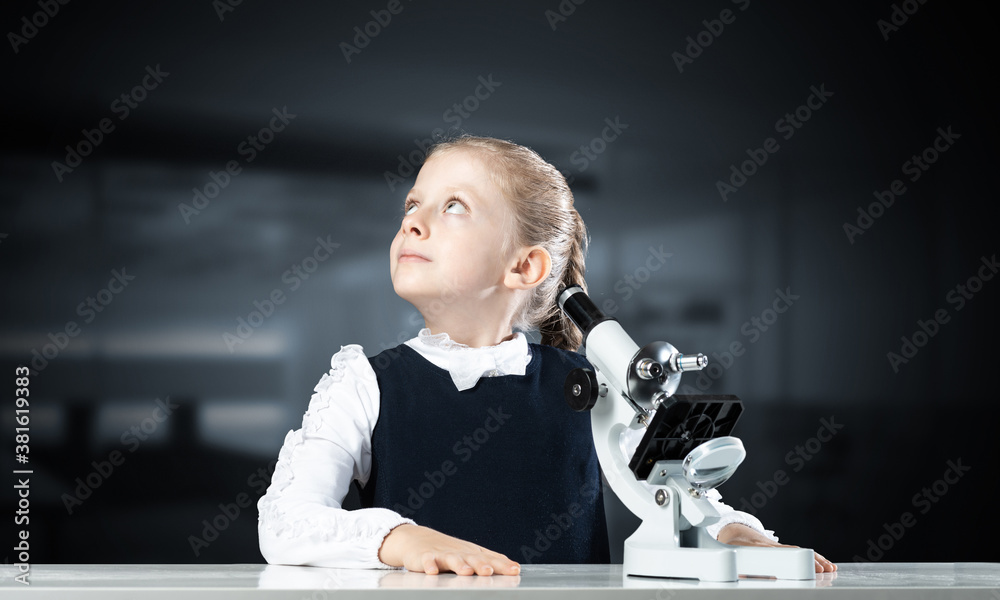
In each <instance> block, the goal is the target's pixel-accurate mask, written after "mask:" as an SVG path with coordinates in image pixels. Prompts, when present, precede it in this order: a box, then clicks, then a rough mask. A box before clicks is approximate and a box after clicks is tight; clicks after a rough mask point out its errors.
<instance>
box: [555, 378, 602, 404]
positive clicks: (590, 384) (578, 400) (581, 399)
mask: <svg viewBox="0 0 1000 600" xmlns="http://www.w3.org/2000/svg"><path fill="white" fill-rule="evenodd" d="M599 391H600V384H599V383H598V382H597V373H594V371H593V370H591V369H583V368H578V369H573V370H572V371H570V372H569V374H568V375H566V383H565V384H564V385H563V393H564V394H565V396H566V404H569V407H570V408H572V409H573V410H575V411H578V412H582V411H585V410H590V409H592V408H594V404H596V403H597V395H598V392H599Z"/></svg>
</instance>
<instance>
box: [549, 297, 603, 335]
mask: <svg viewBox="0 0 1000 600" xmlns="http://www.w3.org/2000/svg"><path fill="white" fill-rule="evenodd" d="M558 301H559V308H560V309H562V311H563V312H565V313H566V315H567V316H569V318H570V320H572V321H573V322H574V323H576V326H577V327H579V328H580V331H582V332H583V335H584V338H586V336H587V334H589V333H590V330H591V329H593V328H594V326H595V325H597V324H598V323H601V322H603V321H613V320H614V319H613V318H612V317H609V316H607V315H605V314H604V313H603V312H601V309H599V308H597V305H596V304H594V302H593V300H591V299H590V296H588V295H587V293H586V292H584V291H583V288H582V287H580V286H578V285H571V286H569V287H568V288H566V289H564V290H562V291H561V292H559V296H558Z"/></svg>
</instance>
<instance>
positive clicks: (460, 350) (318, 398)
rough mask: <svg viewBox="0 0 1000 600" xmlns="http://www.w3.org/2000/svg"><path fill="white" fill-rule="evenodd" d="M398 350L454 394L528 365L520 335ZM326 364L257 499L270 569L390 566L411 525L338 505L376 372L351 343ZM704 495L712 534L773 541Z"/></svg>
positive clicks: (364, 434)
mask: <svg viewBox="0 0 1000 600" xmlns="http://www.w3.org/2000/svg"><path fill="white" fill-rule="evenodd" d="M406 344H407V345H408V346H410V347H411V348H413V349H414V350H416V351H417V352H418V353H420V355H421V356H423V357H424V358H426V359H427V360H428V361H430V362H431V363H433V364H434V365H436V366H438V367H440V368H442V369H445V370H447V371H448V372H450V373H451V376H452V380H453V381H454V382H455V386H456V388H457V389H459V390H464V389H469V388H471V387H473V386H475V385H476V382H478V381H479V378H480V377H494V376H499V375H523V374H524V371H525V367H526V366H527V364H528V362H530V360H531V352H530V349H529V347H528V341H527V338H526V337H525V336H524V334H522V333H520V332H519V333H516V334H515V336H514V338H513V339H511V340H508V341H506V342H502V343H500V344H498V345H496V346H489V347H484V348H470V347H468V346H465V345H463V344H459V343H458V342H455V341H453V340H451V339H450V338H449V337H448V334H446V333H441V334H437V335H431V333H430V330H429V329H423V330H421V331H420V333H419V334H418V335H417V337H415V338H413V339H411V340H409V341H408V342H406ZM330 365H331V368H330V371H329V372H328V373H325V374H324V375H323V376H322V377H321V378H320V380H319V383H317V384H316V387H315V393H314V394H313V395H312V398H311V399H310V400H309V407H308V408H307V409H306V412H305V415H303V417H302V428H301V429H297V430H295V431H289V432H288V434H287V435H286V436H285V441H284V444H283V445H282V446H281V450H280V452H279V453H278V462H277V465H276V466H275V469H274V474H273V475H272V477H271V485H270V487H268V488H267V492H266V493H265V494H264V496H262V497H261V499H260V500H259V501H258V502H257V510H258V513H259V519H258V524H257V530H258V535H259V539H260V552H261V554H262V555H263V556H264V558H265V559H266V560H267V562H269V563H271V564H286V565H311V566H317V567H340V568H362V569H371V568H376V569H378V568H382V569H385V568H392V567H390V566H389V565H386V564H385V563H383V562H382V561H380V560H379V559H378V551H379V548H380V547H381V546H382V540H383V539H384V538H385V536H386V535H388V533H389V531H390V530H392V528H394V527H396V526H397V525H401V524H403V523H412V524H415V523H414V521H413V520H411V519H407V518H404V517H402V516H401V515H399V514H398V513H396V512H395V511H392V510H389V509H386V508H361V509H357V510H344V509H343V508H342V507H341V503H342V502H343V500H344V498H345V497H346V496H347V492H348V490H349V488H350V485H351V481H352V480H354V479H357V480H358V481H359V482H360V483H361V484H362V485H364V484H365V483H367V481H368V477H369V475H370V473H371V466H372V447H371V439H372V432H373V431H374V429H375V423H377V422H378V414H379V389H378V382H377V380H376V378H375V371H374V370H373V369H372V366H371V364H370V363H369V362H368V358H367V357H366V356H365V354H364V351H363V349H362V348H361V346H358V345H356V344H352V345H349V346H342V347H341V348H340V351H339V352H337V353H336V354H334V355H333V358H332V359H331V361H330ZM636 442H638V440H636ZM708 498H709V500H711V501H712V503H713V504H714V506H715V507H716V508H717V509H718V511H719V513H720V514H721V515H722V518H721V519H720V520H719V522H718V523H716V524H714V525H712V526H710V527H708V532H709V533H710V534H711V535H712V536H713V537H715V536H717V535H718V533H719V530H720V529H722V527H724V526H725V525H728V524H729V523H742V524H744V525H747V526H748V527H751V528H753V529H755V530H756V531H758V532H760V533H762V534H764V535H766V536H767V537H768V538H770V539H772V540H774V541H777V539H778V538H776V537H774V535H773V533H774V532H772V531H770V530H765V529H764V527H763V525H762V524H761V523H760V521H759V520H758V519H757V518H756V517H754V516H753V515H751V514H748V513H744V512H740V511H736V510H733V509H732V508H731V507H729V506H727V505H725V504H723V503H722V502H721V496H720V495H719V492H718V491H717V490H711V491H710V493H709V494H708ZM512 558H513V557H512ZM515 560H516V559H515Z"/></svg>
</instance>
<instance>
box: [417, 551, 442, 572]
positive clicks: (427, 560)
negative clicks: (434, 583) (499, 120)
mask: <svg viewBox="0 0 1000 600" xmlns="http://www.w3.org/2000/svg"><path fill="white" fill-rule="evenodd" d="M421 565H422V566H423V569H424V573H427V574H428V575H437V574H438V573H439V572H440V571H439V570H438V561H437V557H436V556H434V554H433V553H431V552H427V553H425V554H424V556H423V559H422V560H421Z"/></svg>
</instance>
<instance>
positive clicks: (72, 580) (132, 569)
mask: <svg viewBox="0 0 1000 600" xmlns="http://www.w3.org/2000/svg"><path fill="white" fill-rule="evenodd" d="M838 566H839V571H837V572H836V573H830V574H822V575H819V576H818V577H817V579H816V580H815V581H798V582H796V581H777V580H768V579H742V580H740V581H738V582H734V583H700V582H697V581H694V580H683V579H648V578H638V577H627V578H624V579H623V577H622V567H621V565H530V564H529V565H522V567H521V569H522V571H521V575H519V576H517V577H506V576H504V577H501V576H496V577H477V576H461V577H460V576H457V575H454V574H451V573H447V574H443V575H424V574H423V573H411V572H408V571H402V570H396V571H386V570H382V571H379V570H352V569H325V568H318V567H289V566H280V565H258V564H233V565H33V566H32V567H31V574H30V576H29V580H30V581H31V585H29V586H26V585H23V584H20V583H18V582H16V581H14V579H13V578H14V576H15V575H16V574H17V570H16V569H15V568H14V567H12V566H9V565H4V566H3V568H2V571H3V580H2V583H0V597H2V598H4V599H7V598H35V599H40V598H69V599H76V598H95V599H96V598H102V599H103V598H126V597H128V598H137V597H141V598H178V597H183V598H184V599H185V600H201V599H203V598H237V597H244V596H248V597H252V598H261V599H263V598H294V599H296V600H307V599H308V600H324V599H333V598H337V599H344V600H349V599H353V598H359V599H362V600H367V599H374V598H393V599H396V600H403V599H405V600H410V599H414V600H419V599H424V598H442V597H447V598H469V597H475V598H486V597H490V598H500V597H503V598H515V597H516V598H543V599H546V600H548V599H555V598H566V599H572V600H586V599H591V598H593V599H595V600H597V599H601V600H606V599H608V598H635V599H642V600H668V599H669V600H682V599H684V598H700V599H710V598H734V597H738V598H741V599H749V598H754V599H757V598H760V599H765V598H767V599H771V598H803V597H823V598H831V597H834V596H835V597H836V598H871V597H878V598H907V599H911V598H935V599H936V598H977V599H979V600H1000V563H884V564H877V563H871V564H857V563H846V564H842V565H838Z"/></svg>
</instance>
